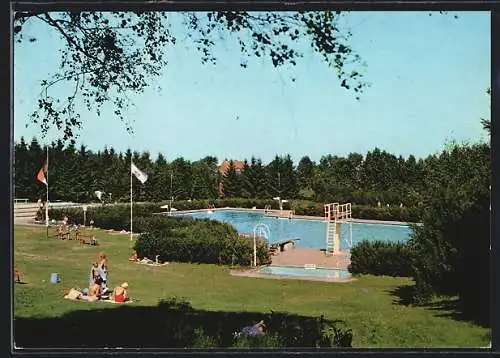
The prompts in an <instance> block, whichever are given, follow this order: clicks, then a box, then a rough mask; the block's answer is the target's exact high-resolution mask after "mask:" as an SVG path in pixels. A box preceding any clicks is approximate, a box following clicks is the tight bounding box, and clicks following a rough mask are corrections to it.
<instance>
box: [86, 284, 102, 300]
mask: <svg viewBox="0 0 500 358" xmlns="http://www.w3.org/2000/svg"><path fill="white" fill-rule="evenodd" d="M87 296H89V297H96V298H97V299H100V298H101V296H102V287H101V285H99V284H97V283H95V284H93V285H92V286H90V287H89V291H88V295H87Z"/></svg>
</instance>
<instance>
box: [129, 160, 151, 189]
mask: <svg viewBox="0 0 500 358" xmlns="http://www.w3.org/2000/svg"><path fill="white" fill-rule="evenodd" d="M130 170H131V171H132V174H134V175H135V177H136V178H137V179H139V181H140V182H141V183H142V184H144V183H145V182H146V180H148V175H147V174H146V173H143V172H141V171H140V170H139V168H137V167H136V166H135V164H134V163H132V166H131V168H130Z"/></svg>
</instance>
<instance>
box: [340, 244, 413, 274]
mask: <svg viewBox="0 0 500 358" xmlns="http://www.w3.org/2000/svg"><path fill="white" fill-rule="evenodd" d="M411 259H412V256H411V250H410V248H409V246H408V245H407V244H406V243H402V242H385V241H366V240H363V241H361V242H359V243H358V244H357V245H355V246H354V247H352V248H351V264H350V265H349V267H348V269H349V272H351V273H352V274H371V275H385V276H403V277H410V276H412V275H413V271H412V268H411Z"/></svg>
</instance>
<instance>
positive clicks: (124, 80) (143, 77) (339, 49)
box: [14, 11, 367, 140]
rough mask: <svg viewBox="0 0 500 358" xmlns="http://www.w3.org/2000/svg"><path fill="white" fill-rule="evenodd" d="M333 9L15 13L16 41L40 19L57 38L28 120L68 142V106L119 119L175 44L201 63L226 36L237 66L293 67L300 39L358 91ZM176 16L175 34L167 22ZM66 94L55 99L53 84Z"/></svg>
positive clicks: (356, 68)
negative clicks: (237, 55)
mask: <svg viewBox="0 0 500 358" xmlns="http://www.w3.org/2000/svg"><path fill="white" fill-rule="evenodd" d="M342 15H343V14H342V13H340V12H332V11H322V12H266V13H259V12H247V11H220V12H203V13H202V12H185V13H172V12H57V13H54V12H16V13H15V16H14V36H15V41H16V43H23V42H26V40H28V41H29V42H33V41H36V40H37V34H34V33H29V32H28V30H27V26H26V25H27V23H28V22H37V23H39V24H43V25H44V26H46V27H47V28H48V29H50V31H51V32H52V33H54V34H56V35H58V36H59V38H61V39H62V43H63V45H62V47H61V48H59V49H58V51H59V56H60V57H59V64H58V70H57V71H56V72H55V73H53V74H52V75H50V76H49V77H47V78H46V79H43V80H42V81H41V83H40V86H41V91H40V94H39V96H38V108H36V109H35V110H34V111H33V113H32V115H31V121H32V122H33V123H35V124H37V125H39V126H40V128H41V129H42V133H46V132H47V130H48V129H49V128H50V127H51V126H56V128H57V129H58V130H60V131H62V132H63V133H64V139H65V140H66V139H72V138H75V137H76V135H77V131H75V129H76V130H78V129H79V128H80V127H81V125H82V120H81V117H80V113H79V112H78V111H77V109H76V108H75V104H76V103H78V102H83V103H84V104H85V106H86V107H87V109H88V110H89V111H93V112H95V113H96V114H97V115H101V113H102V111H103V109H104V108H106V107H108V106H109V108H111V109H112V113H113V116H114V117H115V118H117V119H119V120H121V121H122V122H124V123H125V125H126V128H127V130H128V131H132V130H133V123H132V121H131V120H130V119H129V117H127V116H126V111H127V108H129V106H130V105H132V102H131V100H130V97H129V96H130V94H133V93H142V92H144V90H145V89H146V88H148V87H150V86H151V84H152V83H154V80H155V79H156V78H158V77H159V76H160V75H161V74H162V71H163V70H164V69H165V67H166V66H167V64H168V51H169V50H170V49H171V48H173V47H174V46H175V45H176V44H177V43H179V42H181V43H183V44H186V42H188V44H190V45H192V47H193V48H195V49H196V50H198V52H199V54H200V60H201V62H202V63H203V64H207V63H208V64H216V63H217V58H216V56H215V54H214V47H215V45H216V43H217V42H220V41H227V40H232V41H235V42H236V43H237V44H238V47H239V50H240V52H241V55H242V56H241V63H240V65H241V67H242V68H246V67H247V66H249V62H248V60H249V59H250V58H252V57H261V58H265V59H267V60H269V61H270V62H271V63H272V64H273V66H275V67H280V66H285V65H296V64H297V62H298V61H299V60H300V58H301V57H302V56H303V52H302V51H303V49H302V47H301V44H302V43H307V44H309V45H310V48H311V49H312V50H313V51H314V52H315V53H317V54H318V55H319V56H320V57H321V59H322V60H323V61H324V62H325V63H326V65H327V66H329V67H330V68H332V70H334V71H335V75H336V77H337V78H338V81H339V83H340V85H341V86H342V87H344V88H346V89H347V90H350V91H352V92H353V93H354V95H355V97H356V98H357V99H359V96H360V95H361V94H362V93H363V90H364V89H365V88H366V86H367V83H366V82H365V81H364V79H363V74H362V68H361V67H362V63H361V59H360V57H359V55H358V54H357V53H356V52H355V51H354V50H353V49H352V47H351V46H350V44H349V38H350V36H351V34H350V32H349V31H345V30H342V29H341V28H340V27H339V19H340V17H341V16H342ZM179 16H180V17H181V28H182V32H183V33H182V34H176V33H175V31H174V24H175V23H176V20H178V19H179ZM63 84H64V85H66V86H70V88H72V91H70V93H67V92H65V93H66V94H65V96H59V95H58V94H57V93H56V91H55V90H54V89H55V87H56V86H60V85H63Z"/></svg>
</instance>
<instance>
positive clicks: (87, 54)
mask: <svg viewBox="0 0 500 358" xmlns="http://www.w3.org/2000/svg"><path fill="white" fill-rule="evenodd" d="M44 15H45V17H46V19H43V18H40V17H39V18H40V19H42V20H43V21H45V22H46V23H48V24H49V25H51V26H54V27H55V28H56V29H57V30H59V32H60V33H61V34H62V35H63V36H64V37H65V38H66V40H67V41H68V43H69V44H71V45H73V46H75V47H76V49H77V50H78V51H80V52H81V53H83V54H84V55H85V56H87V57H89V58H91V59H93V60H95V61H97V62H99V63H100V64H101V65H105V62H104V61H103V60H101V59H99V58H98V57H95V56H94V55H92V54H91V53H89V52H88V51H86V50H85V49H84V48H82V47H81V46H80V45H79V44H78V43H77V42H76V41H74V40H73V39H72V38H71V37H70V36H69V35H68V34H67V33H66V31H64V29H63V28H62V27H61V26H59V24H58V23H57V21H56V20H54V19H53V18H52V17H50V15H49V14H47V13H45V14H44Z"/></svg>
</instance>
